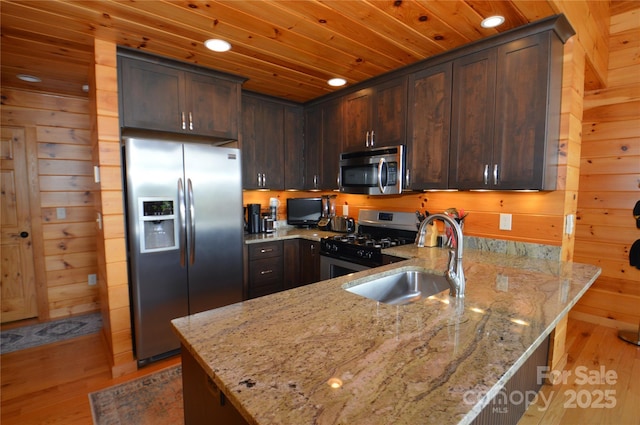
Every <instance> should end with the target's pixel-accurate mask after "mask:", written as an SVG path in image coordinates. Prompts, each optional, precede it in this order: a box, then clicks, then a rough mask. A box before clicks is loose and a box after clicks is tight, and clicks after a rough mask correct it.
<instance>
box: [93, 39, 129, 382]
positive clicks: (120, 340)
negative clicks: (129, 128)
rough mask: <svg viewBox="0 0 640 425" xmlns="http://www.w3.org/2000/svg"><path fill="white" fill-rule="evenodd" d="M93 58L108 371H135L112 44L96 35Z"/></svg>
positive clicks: (95, 155)
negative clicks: (97, 38)
mask: <svg viewBox="0 0 640 425" xmlns="http://www.w3.org/2000/svg"><path fill="white" fill-rule="evenodd" d="M93 59H94V66H93V68H92V69H91V72H90V73H91V76H90V81H91V82H92V84H90V86H91V91H90V93H89V98H90V104H91V117H92V123H93V127H92V129H91V130H92V131H91V142H92V146H93V161H94V164H95V165H97V166H99V168H100V187H99V190H98V192H97V199H96V208H95V214H97V215H99V216H100V220H101V226H100V228H99V229H98V232H97V235H96V236H97V247H98V250H97V251H98V272H99V274H98V284H99V287H100V300H101V310H102V319H103V323H104V335H105V337H106V340H107V343H108V345H109V348H110V353H109V354H110V359H109V360H110V363H111V374H112V375H113V377H117V376H121V375H124V374H127V373H130V372H133V371H135V370H136V369H137V365H136V362H135V360H134V355H133V341H132V339H131V337H132V332H131V312H130V300H129V278H128V275H127V254H126V242H125V221H124V201H123V195H122V193H123V183H122V169H121V159H120V123H119V120H118V70H117V56H116V45H115V43H112V42H108V41H101V40H95V44H94V56H93Z"/></svg>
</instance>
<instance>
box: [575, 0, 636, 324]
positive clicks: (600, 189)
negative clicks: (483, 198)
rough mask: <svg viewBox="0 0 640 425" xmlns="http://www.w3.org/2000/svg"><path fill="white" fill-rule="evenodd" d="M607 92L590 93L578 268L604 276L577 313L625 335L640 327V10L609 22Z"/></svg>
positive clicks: (580, 197)
mask: <svg viewBox="0 0 640 425" xmlns="http://www.w3.org/2000/svg"><path fill="white" fill-rule="evenodd" d="M610 33H611V38H610V42H609V50H610V56H609V77H608V86H607V89H605V90H596V91H592V92H587V93H585V99H584V117H583V127H582V134H583V143H582V155H581V161H580V162H581V163H580V188H579V194H578V225H577V230H576V241H575V260H576V261H580V262H585V263H592V264H597V265H599V266H600V267H602V275H601V276H600V278H599V279H598V280H597V281H596V282H595V284H594V285H593V286H592V288H591V289H590V290H589V291H588V292H587V293H586V294H585V296H584V297H583V298H582V299H581V300H580V302H578V304H577V305H576V307H575V308H574V312H578V313H583V314H587V315H591V316H594V317H595V318H602V319H609V320H612V321H614V322H618V323H614V324H616V325H617V326H619V327H625V324H629V325H632V328H636V329H637V326H638V322H639V321H640V308H639V307H640V270H638V269H637V268H635V267H632V266H630V265H629V250H630V248H631V245H632V244H633V242H634V241H635V240H637V239H640V229H638V228H636V222H635V219H634V217H633V207H634V205H635V203H636V202H637V201H640V3H638V2H637V3H635V8H633V9H630V10H624V11H622V13H619V14H616V15H613V16H612V17H611V27H610Z"/></svg>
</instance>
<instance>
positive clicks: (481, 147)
mask: <svg viewBox="0 0 640 425" xmlns="http://www.w3.org/2000/svg"><path fill="white" fill-rule="evenodd" d="M562 44H563V41H561V40H560V39H559V38H558V37H557V35H556V34H555V33H554V32H553V31H546V32H542V33H537V34H533V35H529V36H527V37H523V38H520V39H516V40H513V41H510V42H508V43H505V44H501V45H498V46H495V47H492V48H489V49H486V50H482V51H479V52H477V53H473V54H470V55H467V56H464V57H462V58H460V59H457V60H455V61H454V63H453V117H452V124H453V125H452V137H451V156H450V174H449V187H451V188H457V189H493V190H523V189H532V190H554V189H555V188H556V180H557V167H558V158H559V152H558V140H559V124H560V96H561V86H562V51H563V50H562V49H563V47H562Z"/></svg>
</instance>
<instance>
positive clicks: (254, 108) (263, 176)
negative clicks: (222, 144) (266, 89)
mask: <svg viewBox="0 0 640 425" xmlns="http://www.w3.org/2000/svg"><path fill="white" fill-rule="evenodd" d="M283 155H284V107H283V105H282V104H279V103H277V102H269V101H267V100H264V99H260V98H257V97H254V96H249V95H245V96H243V97H242V176H243V187H244V188H245V189H262V188H269V189H272V190H283V189H284V172H283V167H282V161H283Z"/></svg>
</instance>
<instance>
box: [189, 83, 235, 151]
mask: <svg viewBox="0 0 640 425" xmlns="http://www.w3.org/2000/svg"><path fill="white" fill-rule="evenodd" d="M185 76H186V78H185V84H186V103H185V107H184V111H185V114H187V117H186V119H187V127H188V129H187V132H188V133H190V134H198V135H203V136H210V137H216V138H220V139H226V140H237V139H238V119H239V118H238V117H239V116H240V84H238V83H237V82H233V81H227V80H224V79H220V78H214V77H210V76H207V75H200V74H195V73H186V74H185Z"/></svg>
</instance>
